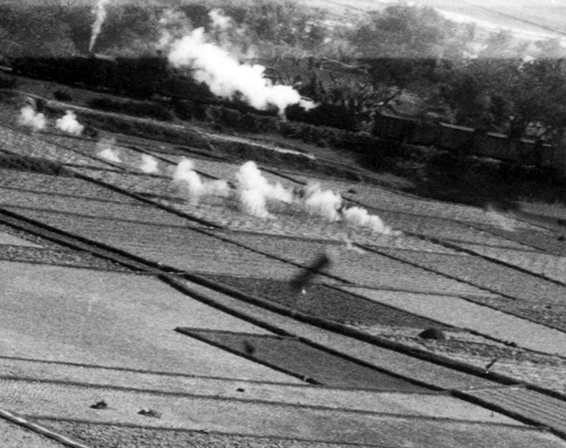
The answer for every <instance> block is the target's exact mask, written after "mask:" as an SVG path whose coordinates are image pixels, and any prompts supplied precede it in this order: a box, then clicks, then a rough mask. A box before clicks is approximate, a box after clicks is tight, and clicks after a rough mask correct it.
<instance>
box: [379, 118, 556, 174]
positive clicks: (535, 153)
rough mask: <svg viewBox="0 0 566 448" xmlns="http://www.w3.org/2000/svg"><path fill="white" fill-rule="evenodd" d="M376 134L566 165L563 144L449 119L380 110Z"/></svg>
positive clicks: (522, 160)
mask: <svg viewBox="0 0 566 448" xmlns="http://www.w3.org/2000/svg"><path fill="white" fill-rule="evenodd" d="M373 134H374V135H375V136H377V137H380V138H385V139H391V140H397V141H401V142H404V143H409V144H417V145H427V146H436V147H438V148H441V149H444V150H448V151H452V152H457V153H459V154H465V155H476V156H482V157H489V158H492V159H498V160H502V161H507V162H515V163H521V164H528V165H537V166H543V167H554V168H557V169H559V170H560V171H562V172H564V170H565V169H566V151H565V150H564V148H560V147H557V146H552V145H548V144H544V143H542V142H537V141H535V140H530V139H513V138H510V137H508V136H507V135H503V134H498V133H494V132H487V133H486V132H480V131H478V130H476V129H473V128H468V127H463V126H455V125H452V124H448V123H442V122H438V123H430V122H429V123H426V122H422V121H420V120H418V119H415V118H408V117H401V116H397V115H393V114H390V113H378V114H376V115H375V116H374V129H373Z"/></svg>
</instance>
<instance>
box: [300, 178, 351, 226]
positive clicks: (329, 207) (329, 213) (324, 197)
mask: <svg viewBox="0 0 566 448" xmlns="http://www.w3.org/2000/svg"><path fill="white" fill-rule="evenodd" d="M304 195H305V198H304V203H305V207H306V208H307V211H308V212H309V213H310V214H312V215H318V216H321V217H323V218H325V219H327V220H328V221H339V220H340V211H339V210H340V208H341V206H342V197H341V196H340V195H339V194H337V193H334V192H333V191H331V190H321V188H320V184H316V183H315V184H309V185H307V186H306V188H305V190H304Z"/></svg>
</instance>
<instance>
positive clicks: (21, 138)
mask: <svg viewBox="0 0 566 448" xmlns="http://www.w3.org/2000/svg"><path fill="white" fill-rule="evenodd" d="M0 141H1V142H2V144H1V146H0V148H1V149H2V150H3V151H5V152H8V153H11V154H16V155H20V156H29V157H38V158H43V159H47V160H50V161H52V162H57V163H60V164H63V165H77V166H88V167H95V168H102V169H104V168H108V164H106V163H103V162H101V161H98V160H96V159H94V158H93V157H89V156H85V155H83V154H80V153H78V152H76V151H71V150H69V149H66V148H63V147H61V146H58V145H54V144H51V143H47V142H46V141H45V139H43V138H41V136H40V135H33V134H26V133H24V132H22V131H14V130H11V129H8V128H6V127H4V126H0Z"/></svg>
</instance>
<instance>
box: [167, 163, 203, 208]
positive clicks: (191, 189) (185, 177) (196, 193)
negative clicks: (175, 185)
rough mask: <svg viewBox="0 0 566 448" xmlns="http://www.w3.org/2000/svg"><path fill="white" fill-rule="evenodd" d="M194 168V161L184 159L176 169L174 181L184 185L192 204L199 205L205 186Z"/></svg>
mask: <svg viewBox="0 0 566 448" xmlns="http://www.w3.org/2000/svg"><path fill="white" fill-rule="evenodd" d="M193 168H194V163H193V161H192V160H189V159H187V158H184V157H183V158H182V159H181V161H180V162H179V164H178V165H177V167H176V168H175V171H174V173H173V180H174V181H175V182H179V183H181V184H182V185H184V186H185V187H186V189H187V193H188V194H189V198H190V200H191V202H192V203H193V204H197V203H198V202H199V200H200V198H201V196H202V195H203V193H204V184H203V183H202V180H201V178H200V176H199V174H198V173H197V172H196V171H194V169H193Z"/></svg>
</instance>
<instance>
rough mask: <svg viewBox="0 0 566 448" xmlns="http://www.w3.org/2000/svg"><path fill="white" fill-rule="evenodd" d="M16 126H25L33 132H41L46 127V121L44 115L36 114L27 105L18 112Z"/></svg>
mask: <svg viewBox="0 0 566 448" xmlns="http://www.w3.org/2000/svg"><path fill="white" fill-rule="evenodd" d="M18 124H19V125H21V126H27V127H29V128H31V129H32V130H33V131H41V130H42V129H43V128H45V126H46V125H47V120H46V118H45V115H43V114H42V113H38V112H36V111H35V109H34V108H33V107H32V106H30V105H27V106H24V107H22V109H21V110H20V116H19V117H18Z"/></svg>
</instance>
